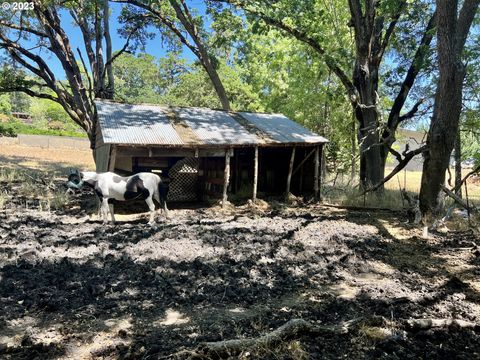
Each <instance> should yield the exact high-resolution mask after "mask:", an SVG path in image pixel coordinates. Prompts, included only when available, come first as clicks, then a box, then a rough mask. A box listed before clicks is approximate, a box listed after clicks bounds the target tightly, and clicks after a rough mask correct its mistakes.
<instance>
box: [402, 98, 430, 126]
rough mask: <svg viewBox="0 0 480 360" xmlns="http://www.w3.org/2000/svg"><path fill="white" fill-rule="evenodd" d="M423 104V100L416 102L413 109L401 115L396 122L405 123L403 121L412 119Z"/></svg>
mask: <svg viewBox="0 0 480 360" xmlns="http://www.w3.org/2000/svg"><path fill="white" fill-rule="evenodd" d="M424 102H425V99H423V98H422V99H420V100H418V101H417V102H416V103H415V105H413V107H412V108H411V109H410V111H408V112H407V113H405V114H403V115H402V116H400V117H399V118H398V122H402V121H405V120H408V119H411V118H412V117H414V116H415V114H416V113H417V111H418V108H419V107H420V105H422V104H423V103H424Z"/></svg>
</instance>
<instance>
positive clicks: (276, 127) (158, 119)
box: [96, 101, 328, 145]
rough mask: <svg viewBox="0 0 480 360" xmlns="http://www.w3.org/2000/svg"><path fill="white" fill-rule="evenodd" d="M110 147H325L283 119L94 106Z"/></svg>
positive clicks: (199, 110) (149, 107) (104, 104)
mask: <svg viewBox="0 0 480 360" xmlns="http://www.w3.org/2000/svg"><path fill="white" fill-rule="evenodd" d="M96 105H97V111H98V117H99V124H100V128H101V130H102V134H103V139H104V142H105V143H108V144H143V145H195V144H198V145H249V144H251V145H264V144H276V143H312V144H314V143H317V144H318V143H326V142H328V140H327V139H325V138H324V137H322V136H319V135H316V134H314V133H312V132H311V131H309V130H308V129H306V128H304V127H303V126H301V125H300V124H297V123H296V122H294V121H292V120H290V119H288V118H287V117H286V116H283V115H281V114H261V113H250V112H239V113H229V112H226V111H221V110H212V109H207V108H180V107H162V106H155V105H128V104H120V103H114V102H108V101H96Z"/></svg>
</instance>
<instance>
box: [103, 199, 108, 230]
mask: <svg viewBox="0 0 480 360" xmlns="http://www.w3.org/2000/svg"><path fill="white" fill-rule="evenodd" d="M102 218H103V223H104V224H106V223H107V222H108V199H107V198H103V199H102Z"/></svg>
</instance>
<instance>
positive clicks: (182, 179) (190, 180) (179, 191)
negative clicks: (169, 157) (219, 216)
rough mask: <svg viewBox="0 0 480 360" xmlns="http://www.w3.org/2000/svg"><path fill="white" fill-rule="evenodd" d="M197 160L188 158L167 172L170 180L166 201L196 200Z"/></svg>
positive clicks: (178, 162)
mask: <svg viewBox="0 0 480 360" xmlns="http://www.w3.org/2000/svg"><path fill="white" fill-rule="evenodd" d="M198 167H199V162H198V158H193V157H188V158H184V159H182V160H180V161H177V162H176V163H175V165H173V166H172V168H171V169H170V171H169V172H168V176H169V177H170V179H171V183H170V190H169V192H168V200H170V201H194V200H197V180H198Z"/></svg>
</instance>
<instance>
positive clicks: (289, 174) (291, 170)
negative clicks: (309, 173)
mask: <svg viewBox="0 0 480 360" xmlns="http://www.w3.org/2000/svg"><path fill="white" fill-rule="evenodd" d="M294 161H295V146H294V147H293V148H292V156H291V157H290V165H289V167H288V176H287V189H286V190H285V199H288V194H289V193H290V183H291V182H292V173H293V163H294Z"/></svg>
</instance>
